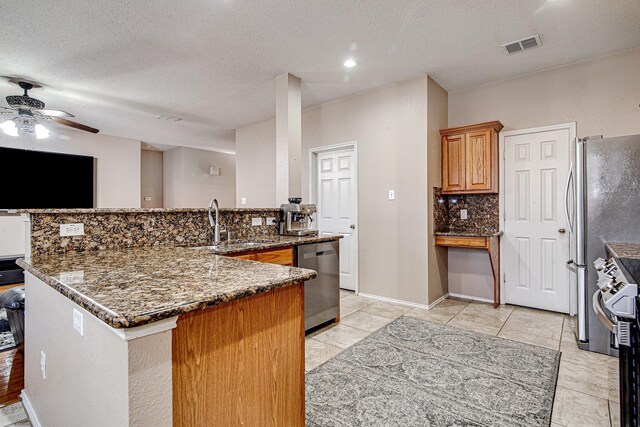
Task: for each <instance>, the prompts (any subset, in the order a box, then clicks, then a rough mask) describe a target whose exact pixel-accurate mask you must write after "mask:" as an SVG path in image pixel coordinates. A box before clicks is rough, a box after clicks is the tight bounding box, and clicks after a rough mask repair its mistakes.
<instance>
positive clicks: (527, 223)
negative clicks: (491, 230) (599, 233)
mask: <svg viewBox="0 0 640 427" xmlns="http://www.w3.org/2000/svg"><path fill="white" fill-rule="evenodd" d="M569 150H570V135H569V129H558V130H547V131H538V132H530V133H527V132H526V131H522V133H519V134H517V135H509V136H505V138H504V153H505V159H504V165H505V167H504V169H505V171H504V173H505V181H504V182H505V190H504V191H505V194H504V203H505V205H504V208H505V211H504V218H505V224H504V236H503V239H505V244H504V246H503V249H504V254H503V256H504V260H505V263H504V267H505V294H506V295H505V301H506V302H507V303H508V304H516V305H522V306H527V307H535V308H541V309H545V310H552V311H558V312H562V313H569V310H570V284H569V270H568V269H567V268H566V266H565V260H567V259H569V230H568V226H567V224H566V221H565V215H564V185H565V179H566V177H567V173H568V170H569Z"/></svg>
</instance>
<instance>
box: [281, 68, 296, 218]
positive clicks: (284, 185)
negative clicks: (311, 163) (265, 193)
mask: <svg viewBox="0 0 640 427" xmlns="http://www.w3.org/2000/svg"><path fill="white" fill-rule="evenodd" d="M301 87H302V80H300V78H298V77H296V76H293V75H291V74H288V73H287V74H283V75H281V76H279V77H277V78H276V205H280V204H281V203H287V199H288V198H289V197H302V178H301V172H300V167H301V165H300V162H301V160H302V159H301V155H302V101H301V99H302V97H301Z"/></svg>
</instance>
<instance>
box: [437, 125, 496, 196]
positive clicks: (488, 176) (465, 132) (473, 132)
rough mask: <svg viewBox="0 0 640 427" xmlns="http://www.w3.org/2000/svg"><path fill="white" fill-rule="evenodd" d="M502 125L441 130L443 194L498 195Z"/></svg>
mask: <svg viewBox="0 0 640 427" xmlns="http://www.w3.org/2000/svg"><path fill="white" fill-rule="evenodd" d="M502 127H503V126H502V123H500V122H498V121H495V122H488V123H479V124H476V125H470V126H462V127H457V128H450V129H441V130H440V135H441V137H442V192H443V193H445V194H465V193H470V194H473V193H476V194H477V193H497V192H498V133H499V132H500V130H501V129H502Z"/></svg>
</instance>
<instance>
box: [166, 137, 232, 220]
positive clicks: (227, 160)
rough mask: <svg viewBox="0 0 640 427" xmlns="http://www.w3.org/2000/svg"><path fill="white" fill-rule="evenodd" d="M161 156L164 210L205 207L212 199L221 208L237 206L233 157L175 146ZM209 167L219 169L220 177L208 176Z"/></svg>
mask: <svg viewBox="0 0 640 427" xmlns="http://www.w3.org/2000/svg"><path fill="white" fill-rule="evenodd" d="M163 157H164V158H163V164H164V205H165V207H167V208H197V207H205V206H208V205H209V200H210V199H211V198H212V197H215V198H216V199H218V203H219V206H220V207H225V208H234V207H235V206H236V159H235V155H233V154H226V153H220V152H217V151H206V150H198V149H194V148H187V147H176V148H172V149H171V150H167V151H165V152H164V153H163ZM211 166H215V167H219V168H220V169H221V174H220V176H214V175H210V173H209V168H210V167H211Z"/></svg>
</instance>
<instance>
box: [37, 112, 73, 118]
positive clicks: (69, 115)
mask: <svg viewBox="0 0 640 427" xmlns="http://www.w3.org/2000/svg"><path fill="white" fill-rule="evenodd" d="M38 112H40V113H41V114H44V115H45V116H50V117H75V116H74V115H73V114H71V113H67V112H66V111H61V110H38Z"/></svg>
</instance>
